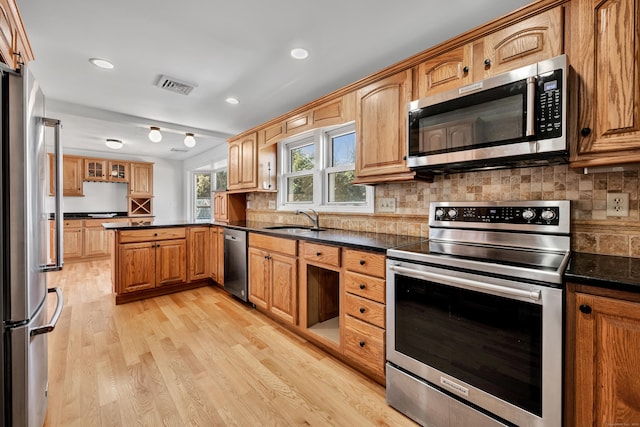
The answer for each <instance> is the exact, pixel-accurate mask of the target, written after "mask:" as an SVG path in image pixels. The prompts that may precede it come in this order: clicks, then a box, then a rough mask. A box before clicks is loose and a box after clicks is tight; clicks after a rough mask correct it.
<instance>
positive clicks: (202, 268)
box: [189, 227, 210, 281]
mask: <svg viewBox="0 0 640 427" xmlns="http://www.w3.org/2000/svg"><path fill="white" fill-rule="evenodd" d="M209 233H210V231H209V227H189V281H194V280H202V279H207V278H209V274H210V273H209V265H210V263H209V261H210V255H209V251H210V246H209Z"/></svg>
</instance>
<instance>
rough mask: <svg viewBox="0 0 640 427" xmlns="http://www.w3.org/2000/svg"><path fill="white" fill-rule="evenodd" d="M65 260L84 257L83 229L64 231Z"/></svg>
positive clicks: (79, 227)
mask: <svg viewBox="0 0 640 427" xmlns="http://www.w3.org/2000/svg"><path fill="white" fill-rule="evenodd" d="M63 242H64V243H63V248H64V249H63V250H64V258H65V259H71V258H80V257H81V256H82V227H81V226H75V227H68V226H66V225H65V227H64V231H63Z"/></svg>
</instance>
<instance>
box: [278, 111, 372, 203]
mask: <svg viewBox="0 0 640 427" xmlns="http://www.w3.org/2000/svg"><path fill="white" fill-rule="evenodd" d="M278 153H279V156H280V165H281V171H280V172H281V173H280V174H279V176H280V185H279V191H278V208H279V209H282V210H297V209H309V208H313V209H316V210H320V211H333V212H373V197H374V196H373V187H370V186H363V185H356V184H352V183H351V182H352V181H353V179H354V178H355V159H356V134H355V125H354V124H353V123H351V124H348V125H343V126H339V127H333V128H328V129H317V130H314V131H312V132H307V133H305V134H303V135H298V136H296V137H294V138H291V139H288V140H285V141H281V142H280V143H279V144H278Z"/></svg>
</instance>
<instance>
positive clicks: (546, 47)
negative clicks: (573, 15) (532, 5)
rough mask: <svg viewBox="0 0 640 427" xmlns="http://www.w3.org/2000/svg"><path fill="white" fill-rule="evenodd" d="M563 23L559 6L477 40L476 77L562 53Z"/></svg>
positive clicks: (498, 72)
mask: <svg viewBox="0 0 640 427" xmlns="http://www.w3.org/2000/svg"><path fill="white" fill-rule="evenodd" d="M579 3H581V2H579ZM563 23H564V17H563V9H562V8H561V7H556V8H554V9H551V10H548V11H546V12H543V13H540V14H538V15H535V16H532V17H531V18H527V19H525V20H522V21H520V22H517V23H515V24H513V25H510V26H509V27H507V28H505V29H503V30H499V31H496V32H494V33H491V34H489V35H487V36H485V37H484V38H482V39H480V40H478V41H477V42H475V43H474V52H473V61H474V69H473V79H474V80H475V81H477V80H482V79H484V78H487V77H491V76H495V75H497V74H501V73H505V72H507V71H510V70H514V69H516V68H519V67H523V66H526V65H530V64H533V63H535V62H538V61H542V60H545V59H549V58H553V57H554V56H558V55H561V54H562V53H564V50H563V48H564V37H563V34H564V25H563Z"/></svg>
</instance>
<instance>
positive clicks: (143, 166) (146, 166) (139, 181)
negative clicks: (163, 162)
mask: <svg viewBox="0 0 640 427" xmlns="http://www.w3.org/2000/svg"><path fill="white" fill-rule="evenodd" d="M129 170H130V177H129V195H130V196H131V197H152V196H153V164H152V163H130V164H129Z"/></svg>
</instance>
